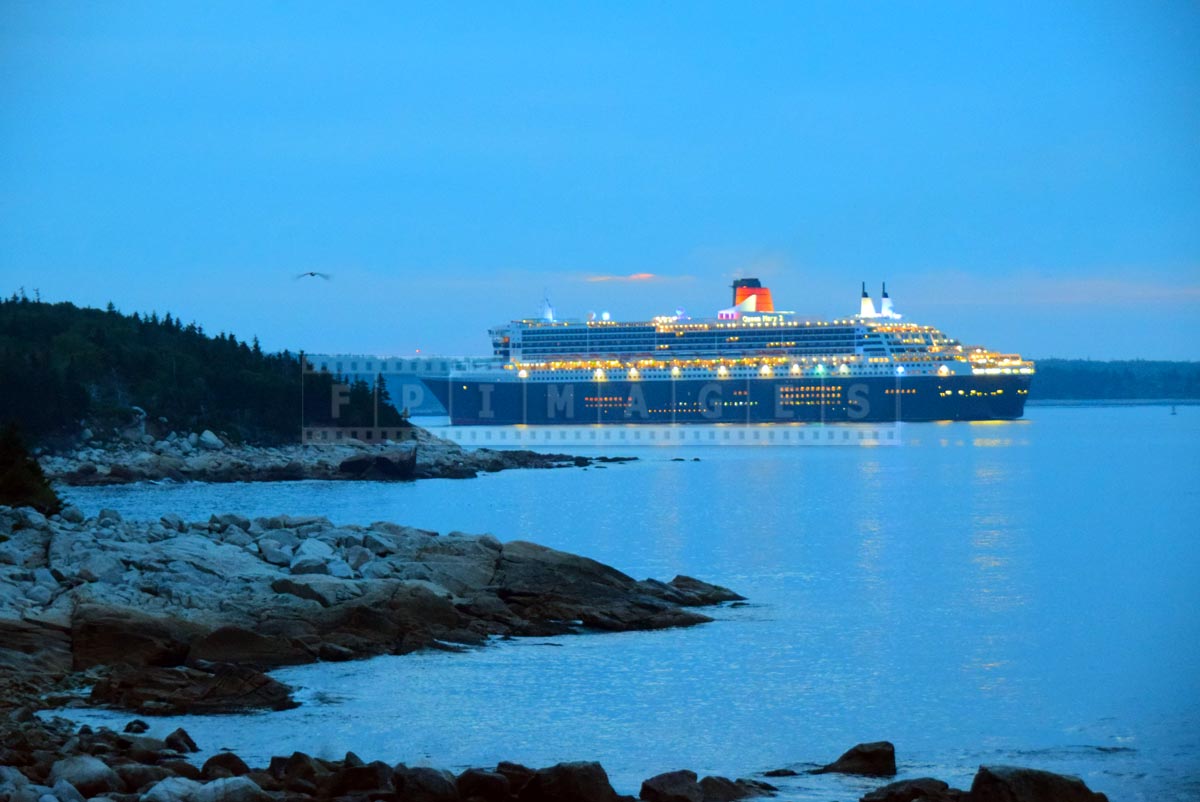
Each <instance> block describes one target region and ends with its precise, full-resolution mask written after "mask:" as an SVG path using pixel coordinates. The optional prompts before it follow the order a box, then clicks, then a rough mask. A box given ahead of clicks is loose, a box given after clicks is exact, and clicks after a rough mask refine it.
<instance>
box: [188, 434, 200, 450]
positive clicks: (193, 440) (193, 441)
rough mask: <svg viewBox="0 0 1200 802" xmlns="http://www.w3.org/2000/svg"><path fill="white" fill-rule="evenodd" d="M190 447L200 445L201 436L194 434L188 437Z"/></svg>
mask: <svg viewBox="0 0 1200 802" xmlns="http://www.w3.org/2000/svg"><path fill="white" fill-rule="evenodd" d="M187 441H188V445H190V446H192V447H195V446H197V445H199V444H200V435H198V434H196V433H195V432H192V433H191V434H189V435H188V436H187Z"/></svg>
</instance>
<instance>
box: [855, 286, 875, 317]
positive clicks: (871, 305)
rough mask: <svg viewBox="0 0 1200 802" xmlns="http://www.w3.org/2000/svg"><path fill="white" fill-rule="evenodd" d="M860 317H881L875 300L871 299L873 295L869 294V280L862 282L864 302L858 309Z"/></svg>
mask: <svg viewBox="0 0 1200 802" xmlns="http://www.w3.org/2000/svg"><path fill="white" fill-rule="evenodd" d="M858 316H859V317H879V315H878V313H876V312H875V302H874V301H872V300H871V296H870V295H868V294H867V282H865V281H864V282H863V283H862V302H861V303H860V304H859V309H858Z"/></svg>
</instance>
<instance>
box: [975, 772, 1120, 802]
mask: <svg viewBox="0 0 1200 802" xmlns="http://www.w3.org/2000/svg"><path fill="white" fill-rule="evenodd" d="M970 799H971V802H1108V797H1107V796H1105V795H1104V794H1100V793H1096V792H1095V791H1092V790H1091V789H1090V788H1088V787H1087V785H1085V784H1084V782H1083V780H1081V779H1079V778H1078V777H1067V776H1065V775H1063V774H1054V773H1052V772H1049V771H1040V770H1038V769H1026V768H1021V767H1018V766H980V767H979V771H978V772H977V773H976V774H975V779H974V781H973V782H972V783H971V796H970Z"/></svg>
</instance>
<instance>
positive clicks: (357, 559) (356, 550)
mask: <svg viewBox="0 0 1200 802" xmlns="http://www.w3.org/2000/svg"><path fill="white" fill-rule="evenodd" d="M374 556H375V555H374V554H372V553H371V550H370V549H366V548H363V547H362V546H351V547H350V548H348V549H346V563H347V565H349V566H350V567H351V568H353V569H354V570H355V571H357V570H358V569H359V568H362V567H363V566H364V565H366V564H367V563H369V562H370V561H371V559H372V558H373V557H374Z"/></svg>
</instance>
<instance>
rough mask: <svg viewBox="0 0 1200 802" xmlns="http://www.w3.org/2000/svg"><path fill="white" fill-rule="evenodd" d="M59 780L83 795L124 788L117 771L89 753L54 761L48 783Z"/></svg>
mask: <svg viewBox="0 0 1200 802" xmlns="http://www.w3.org/2000/svg"><path fill="white" fill-rule="evenodd" d="M59 781H66V782H68V783H70V784H71V785H73V786H75V789H76V790H77V791H79V793H81V794H83V795H84V796H85V797H88V796H96V795H98V794H105V793H110V792H113V791H117V792H121V791H124V790H125V785H124V783H122V782H121V778H120V777H118V776H117V773H116V772H115V771H113V770H112V769H110V768H109V767H108V766H107V765H105V763H104V761H102V760H100V759H99V758H95V757H92V756H91V755H75V756H73V757H68V758H63V759H62V760H59V761H56V762H55V764H54V765H53V766H52V767H51V768H50V783H51V784H54V783H58V782H59Z"/></svg>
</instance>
